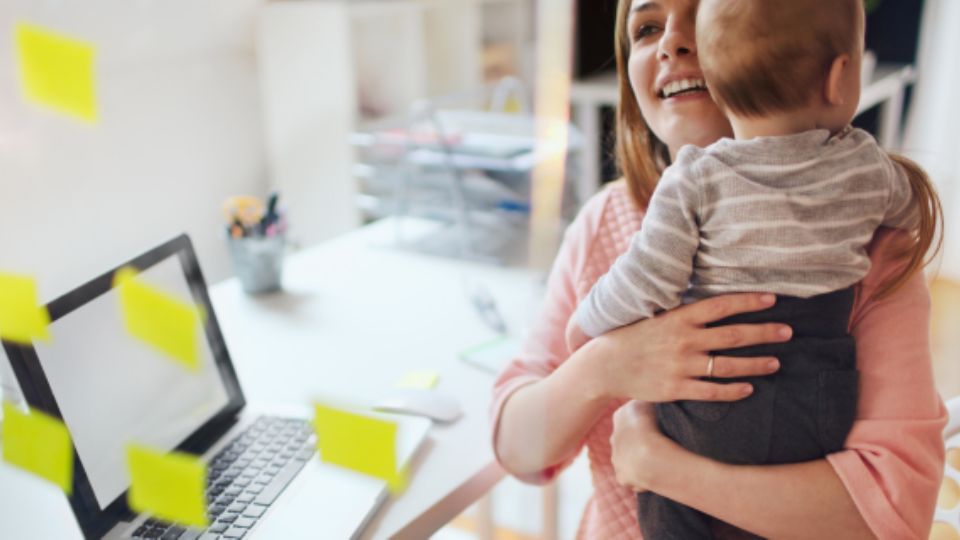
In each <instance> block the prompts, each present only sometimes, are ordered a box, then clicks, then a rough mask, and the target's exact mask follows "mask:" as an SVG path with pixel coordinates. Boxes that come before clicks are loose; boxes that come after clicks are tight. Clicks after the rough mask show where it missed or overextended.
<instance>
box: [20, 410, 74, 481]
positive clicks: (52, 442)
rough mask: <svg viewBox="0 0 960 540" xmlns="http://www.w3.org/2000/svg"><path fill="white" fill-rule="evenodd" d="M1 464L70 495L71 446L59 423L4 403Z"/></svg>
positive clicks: (64, 430) (40, 413)
mask: <svg viewBox="0 0 960 540" xmlns="http://www.w3.org/2000/svg"><path fill="white" fill-rule="evenodd" d="M3 460H4V461H6V462H7V463H9V464H11V465H14V466H17V467H19V468H21V469H23V470H25V471H27V472H30V473H33V474H35V475H37V476H39V477H41V478H44V479H46V480H49V481H51V482H53V483H54V484H56V485H58V486H60V489H62V490H63V491H64V492H66V493H67V494H68V495H69V494H70V493H72V492H73V444H72V443H71V442H70V432H69V431H67V427H66V426H65V425H63V422H61V421H60V420H58V419H56V418H54V417H52V416H50V415H47V414H45V413H42V412H40V411H36V410H33V409H31V410H30V412H29V414H24V413H22V412H20V410H19V409H17V408H16V407H14V406H13V405H11V404H9V403H7V402H6V401H4V402H3Z"/></svg>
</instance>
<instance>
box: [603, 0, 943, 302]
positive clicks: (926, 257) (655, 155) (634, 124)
mask: <svg viewBox="0 0 960 540" xmlns="http://www.w3.org/2000/svg"><path fill="white" fill-rule="evenodd" d="M631 3H632V2H631V0H619V3H618V5H617V26H616V30H615V31H614V50H615V53H616V60H617V80H618V85H619V94H620V99H619V102H618V103H617V108H616V122H615V129H616V147H615V152H616V159H617V164H618V166H619V167H620V171H621V173H622V174H623V181H624V182H625V183H626V185H627V191H628V193H629V194H630V198H631V199H632V200H633V202H634V203H635V204H636V205H637V208H639V209H646V207H647V205H648V204H649V203H650V196H651V195H652V194H653V190H654V188H655V187H656V185H657V181H658V180H659V179H660V175H661V173H663V170H664V169H665V168H666V167H667V166H668V165H670V153H669V149H668V148H667V145H666V144H664V142H663V141H661V140H660V139H658V138H657V136H656V135H655V134H654V133H653V131H652V130H651V129H650V126H648V125H647V122H646V121H645V120H644V119H643V115H641V114H640V106H639V105H638V104H637V99H636V97H635V96H634V95H633V88H632V87H631V86H630V76H629V73H628V72H627V64H628V61H629V60H630V50H631V47H630V36H629V33H628V31H627V18H628V17H629V15H630V5H631ZM890 159H892V160H893V161H894V163H896V164H897V165H898V166H899V167H901V168H902V169H903V170H904V172H905V173H906V174H907V178H909V180H910V189H911V191H912V193H913V198H914V204H916V207H917V216H918V217H917V221H916V225H915V227H914V229H913V230H911V231H908V232H909V236H908V241H906V242H903V243H901V244H898V245H897V246H896V248H895V249H894V250H893V252H892V253H891V257H892V258H893V259H894V260H895V261H897V262H899V263H901V265H902V269H901V270H900V272H898V273H896V274H894V275H893V276H891V277H889V278H887V279H886V280H884V281H883V282H882V283H880V285H879V286H878V287H877V289H876V290H875V291H874V292H873V293H872V294H871V298H872V299H874V300H879V299H882V298H884V297H886V296H888V295H890V294H891V293H893V292H894V291H895V290H897V289H898V288H899V287H900V286H901V285H903V284H904V283H906V282H907V281H908V280H909V279H910V278H911V277H913V275H914V274H915V273H916V272H918V271H919V270H920V269H921V268H923V267H924V266H925V265H926V264H928V263H929V262H930V261H931V260H932V259H933V258H934V257H935V256H936V255H937V253H938V252H939V251H940V248H941V247H942V244H943V235H942V232H943V209H942V207H941V205H940V198H939V197H938V196H937V192H936V189H935V188H934V186H933V183H932V182H931V181H930V177H929V176H928V175H927V173H926V172H925V171H924V170H923V169H922V168H920V166H919V165H917V164H916V163H914V162H913V161H911V160H909V159H907V158H905V157H903V156H899V155H896V154H890Z"/></svg>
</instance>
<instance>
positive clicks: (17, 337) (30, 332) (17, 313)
mask: <svg viewBox="0 0 960 540" xmlns="http://www.w3.org/2000/svg"><path fill="white" fill-rule="evenodd" d="M49 325H50V314H49V313H48V312H47V308H46V307H43V306H40V305H39V302H38V300H37V284H36V282H35V281H34V280H33V279H32V278H30V277H27V276H21V275H17V274H6V273H0V338H2V339H4V340H6V341H11V342H14V343H20V344H22V345H29V344H30V343H31V342H32V341H33V340H34V339H45V340H48V339H50V333H49V330H48V328H47V327H48V326H49Z"/></svg>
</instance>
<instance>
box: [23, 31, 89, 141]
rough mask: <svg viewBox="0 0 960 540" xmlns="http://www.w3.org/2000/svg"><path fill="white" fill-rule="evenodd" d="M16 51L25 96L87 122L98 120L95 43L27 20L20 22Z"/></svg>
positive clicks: (31, 100)
mask: <svg viewBox="0 0 960 540" xmlns="http://www.w3.org/2000/svg"><path fill="white" fill-rule="evenodd" d="M14 33H15V34H16V50H17V57H18V60H19V65H20V86H21V89H22V91H23V95H24V97H25V98H26V99H27V100H28V101H30V102H32V103H36V104H38V105H41V106H44V107H47V108H50V109H53V110H55V111H58V112H61V113H65V114H68V115H70V116H73V117H75V118H79V119H81V120H85V121H87V122H95V121H96V120H97V99H96V93H95V91H94V75H93V73H94V72H93V69H94V58H95V57H96V50H95V49H94V47H93V45H92V44H90V43H88V42H85V41H82V40H78V39H74V38H71V37H68V36H65V35H62V34H59V33H57V32H53V31H51V30H48V29H45V28H41V27H39V26H35V25H32V24H27V23H22V22H21V23H17V25H16V29H15V31H14Z"/></svg>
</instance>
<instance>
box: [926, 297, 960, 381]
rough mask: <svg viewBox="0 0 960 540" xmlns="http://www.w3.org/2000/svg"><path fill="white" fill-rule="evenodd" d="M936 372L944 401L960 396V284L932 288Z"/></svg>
mask: <svg viewBox="0 0 960 540" xmlns="http://www.w3.org/2000/svg"><path fill="white" fill-rule="evenodd" d="M930 297H931V299H932V301H933V311H932V317H931V322H930V327H931V328H930V330H931V341H930V345H931V352H932V353H933V372H934V376H935V377H936V381H937V389H938V390H940V395H941V396H942V397H943V399H944V400H947V399H950V398H952V397H955V396H958V395H960V283H958V282H956V281H950V280H945V279H939V280H935V281H934V282H933V283H932V284H931V285H930Z"/></svg>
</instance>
